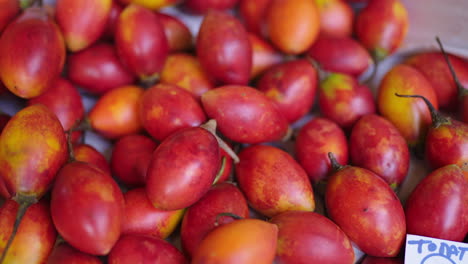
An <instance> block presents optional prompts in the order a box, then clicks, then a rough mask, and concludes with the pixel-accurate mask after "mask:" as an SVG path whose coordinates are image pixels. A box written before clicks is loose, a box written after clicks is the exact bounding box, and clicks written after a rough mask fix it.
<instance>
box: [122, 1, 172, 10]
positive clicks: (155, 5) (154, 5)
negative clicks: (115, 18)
mask: <svg viewBox="0 0 468 264" xmlns="http://www.w3.org/2000/svg"><path fill="white" fill-rule="evenodd" d="M118 1H119V2H120V3H122V4H125V5H129V4H137V5H141V6H143V7H145V8H148V9H151V10H158V9H160V8H163V7H166V6H171V5H174V4H176V3H177V2H180V0H118Z"/></svg>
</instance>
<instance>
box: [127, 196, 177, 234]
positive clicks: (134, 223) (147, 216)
mask: <svg viewBox="0 0 468 264" xmlns="http://www.w3.org/2000/svg"><path fill="white" fill-rule="evenodd" d="M124 199H125V213H124V214H125V217H124V221H123V223H122V234H123V235H125V234H134V235H148V236H153V237H157V238H161V239H166V238H167V237H168V236H169V235H171V234H172V232H174V230H175V228H176V227H177V226H178V224H179V223H180V221H181V220H182V217H183V216H184V210H183V209H181V210H173V211H164V210H161V209H158V208H155V207H154V206H153V205H152V204H151V202H150V200H148V197H147V196H146V191H145V188H137V189H132V190H129V191H127V192H126V193H125V194H124Z"/></svg>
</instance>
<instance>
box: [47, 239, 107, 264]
mask: <svg viewBox="0 0 468 264" xmlns="http://www.w3.org/2000/svg"><path fill="white" fill-rule="evenodd" d="M63 263H67V264H102V262H101V260H99V258H98V257H96V256H92V255H89V254H86V253H83V252H81V251H79V250H77V249H75V248H73V247H72V246H70V245H68V244H67V243H60V244H59V245H58V246H56V247H55V248H54V250H53V251H52V253H51V254H50V255H49V258H48V259H47V264H63Z"/></svg>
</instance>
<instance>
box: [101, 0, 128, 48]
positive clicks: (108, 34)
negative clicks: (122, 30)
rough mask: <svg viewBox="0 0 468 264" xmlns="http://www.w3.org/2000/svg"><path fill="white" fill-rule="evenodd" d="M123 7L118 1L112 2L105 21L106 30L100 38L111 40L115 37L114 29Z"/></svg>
mask: <svg viewBox="0 0 468 264" xmlns="http://www.w3.org/2000/svg"><path fill="white" fill-rule="evenodd" d="M122 10H123V7H122V5H121V4H120V3H119V1H116V0H113V1H112V5H111V8H110V11H109V17H108V19H107V23H106V28H105V29H104V32H103V34H102V36H103V37H104V39H109V40H112V39H114V35H115V28H116V26H117V19H119V16H120V13H122Z"/></svg>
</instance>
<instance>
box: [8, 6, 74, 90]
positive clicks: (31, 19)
mask: <svg viewBox="0 0 468 264" xmlns="http://www.w3.org/2000/svg"><path fill="white" fill-rule="evenodd" d="M31 43H34V45H30V44H31ZM65 55H66V54H65V42H64V40H63V36H62V33H61V32H60V28H59V27H58V26H57V25H56V24H55V22H54V21H53V20H52V18H50V17H49V15H48V14H47V13H46V11H45V10H44V9H41V8H37V7H33V8H28V9H27V10H25V11H24V12H23V13H22V14H21V15H19V16H18V18H17V19H15V20H14V21H12V22H11V23H10V24H9V25H8V27H6V28H5V30H4V31H3V32H2V34H1V37H0V78H1V79H2V82H3V84H4V85H5V87H7V88H8V90H10V91H11V92H12V93H13V94H15V95H17V96H19V97H21V98H26V99H29V98H33V97H36V96H38V95H40V94H42V93H43V92H45V91H46V90H47V89H48V88H49V86H50V85H51V84H52V82H53V81H54V80H55V79H56V78H57V77H58V76H59V74H60V72H61V71H62V69H63V66H64V63H65Z"/></svg>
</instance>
